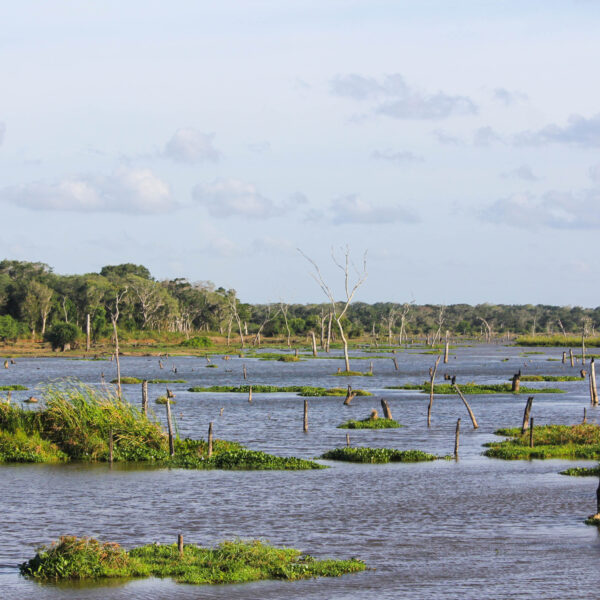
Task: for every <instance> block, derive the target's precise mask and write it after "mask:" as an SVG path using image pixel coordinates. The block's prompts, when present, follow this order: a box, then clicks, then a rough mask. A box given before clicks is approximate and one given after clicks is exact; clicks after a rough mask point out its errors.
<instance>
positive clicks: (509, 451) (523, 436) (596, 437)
mask: <svg viewBox="0 0 600 600" xmlns="http://www.w3.org/2000/svg"><path fill="white" fill-rule="evenodd" d="M495 433H496V435H503V436H507V437H509V438H510V439H508V440H504V441H502V442H490V443H488V444H485V445H486V446H487V447H488V449H487V450H486V451H485V452H484V456H488V457H490V458H501V459H504V460H523V459H525V460H527V459H532V458H567V459H574V458H583V459H594V458H596V459H597V458H600V425H595V424H592V423H585V424H579V425H540V426H536V427H534V430H533V448H530V447H529V430H527V431H525V433H521V429H520V428H519V427H514V428H509V429H499V430H498V431H496V432H495Z"/></svg>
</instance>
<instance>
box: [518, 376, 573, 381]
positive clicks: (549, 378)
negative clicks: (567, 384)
mask: <svg viewBox="0 0 600 600" xmlns="http://www.w3.org/2000/svg"><path fill="white" fill-rule="evenodd" d="M584 380H585V377H578V376H575V375H521V381H584Z"/></svg>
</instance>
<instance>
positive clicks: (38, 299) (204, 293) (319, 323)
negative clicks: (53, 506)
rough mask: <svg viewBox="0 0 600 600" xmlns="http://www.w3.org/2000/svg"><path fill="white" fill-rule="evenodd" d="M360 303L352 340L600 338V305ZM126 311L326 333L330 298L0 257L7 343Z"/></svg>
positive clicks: (105, 326) (190, 324) (127, 268)
mask: <svg viewBox="0 0 600 600" xmlns="http://www.w3.org/2000/svg"><path fill="white" fill-rule="evenodd" d="M399 300H400V301H399V302H376V303H374V304H367V303H364V302H354V303H352V304H351V305H349V306H348V309H347V311H346V312H345V314H344V316H343V325H344V331H347V333H348V335H349V336H350V337H351V338H356V337H360V336H373V337H377V338H379V339H388V340H390V341H392V340H394V341H396V342H398V341H400V340H402V341H404V339H408V337H409V336H428V337H430V339H436V338H437V339H441V337H442V336H443V335H444V334H445V331H446V330H449V331H450V332H451V333H452V334H460V335H465V336H482V337H491V336H492V337H493V336H499V335H506V334H509V333H510V334H516V335H523V334H526V335H534V336H535V335H541V334H549V335H555V334H561V333H562V334H566V333H580V332H581V331H582V330H583V329H585V330H586V335H594V333H595V327H596V324H597V323H599V322H600V307H597V308H594V309H592V308H582V307H570V306H567V307H564V306H563V307H561V306H549V305H531V304H527V305H502V304H478V305H475V306H472V305H469V304H453V305H448V306H443V305H433V304H424V305H417V304H415V303H413V302H404V301H402V299H399ZM115 308H118V313H119V319H118V326H119V329H120V330H124V331H130V332H136V331H140V332H143V331H159V332H163V331H168V332H178V333H181V334H183V335H185V336H186V337H190V336H193V335H197V334H199V333H201V332H205V334H213V335H221V336H227V337H228V338H230V337H232V336H236V335H239V336H248V335H249V336H257V335H258V336H261V335H262V336H284V337H286V336H287V338H288V339H289V338H290V336H303V335H307V334H309V333H310V332H311V331H312V332H314V333H315V334H316V335H317V337H321V339H323V336H324V335H326V333H325V332H326V331H327V330H328V328H330V320H331V317H330V314H331V303H321V304H287V303H286V302H284V301H279V302H273V303H268V304H248V303H244V302H242V301H241V300H240V299H239V298H238V297H237V293H236V291H235V289H232V288H230V289H227V288H224V287H217V286H216V285H215V284H214V283H212V282H210V281H198V282H190V281H188V280H187V279H182V278H177V279H170V280H162V281H157V280H156V279H154V278H153V277H152V275H151V273H150V271H149V270H148V269H147V268H146V267H144V266H143V265H135V264H131V263H127V264H121V265H109V266H105V267H103V268H102V269H100V271H99V272H98V273H86V274H83V275H59V274H56V273H54V272H53V270H52V268H51V267H49V266H48V265H47V264H45V263H41V262H25V261H15V260H3V261H0V340H3V341H6V340H14V339H17V338H25V337H31V338H33V339H36V338H40V337H42V338H43V337H44V336H46V335H47V333H48V331H49V330H50V329H51V328H52V327H53V326H56V325H60V324H69V325H70V326H71V327H72V328H73V329H74V330H77V331H81V330H84V329H85V328H86V324H87V318H88V315H89V319H90V335H91V337H92V339H93V340H98V339H101V338H104V337H107V336H109V335H111V331H112V329H111V315H114V311H115Z"/></svg>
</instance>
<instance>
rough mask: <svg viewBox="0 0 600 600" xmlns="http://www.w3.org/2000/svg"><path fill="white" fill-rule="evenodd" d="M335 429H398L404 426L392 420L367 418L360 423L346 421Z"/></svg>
mask: <svg viewBox="0 0 600 600" xmlns="http://www.w3.org/2000/svg"><path fill="white" fill-rule="evenodd" d="M337 427H338V429H398V427H404V426H403V425H400V423H398V421H395V420H394V419H380V418H375V419H374V418H373V417H367V418H366V419H361V420H360V421H352V420H350V421H346V422H344V423H342V424H341V425H338V426H337Z"/></svg>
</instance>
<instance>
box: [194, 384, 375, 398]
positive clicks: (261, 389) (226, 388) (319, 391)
mask: <svg viewBox="0 0 600 600" xmlns="http://www.w3.org/2000/svg"><path fill="white" fill-rule="evenodd" d="M250 388H252V392H253V393H254V394H275V393H278V392H294V393H296V394H298V396H309V397H310V396H315V397H319V396H321V397H324V396H345V395H346V394H347V393H348V390H346V389H344V388H324V387H313V386H310V385H287V386H279V385H252V386H250V385H212V386H210V387H198V386H196V387H191V388H189V389H188V392H217V393H221V392H230V393H234V394H238V393H239V394H242V393H246V394H247V393H248V392H249V391H250ZM353 392H356V395H357V396H372V395H373V394H371V392H367V391H366V390H353Z"/></svg>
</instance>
